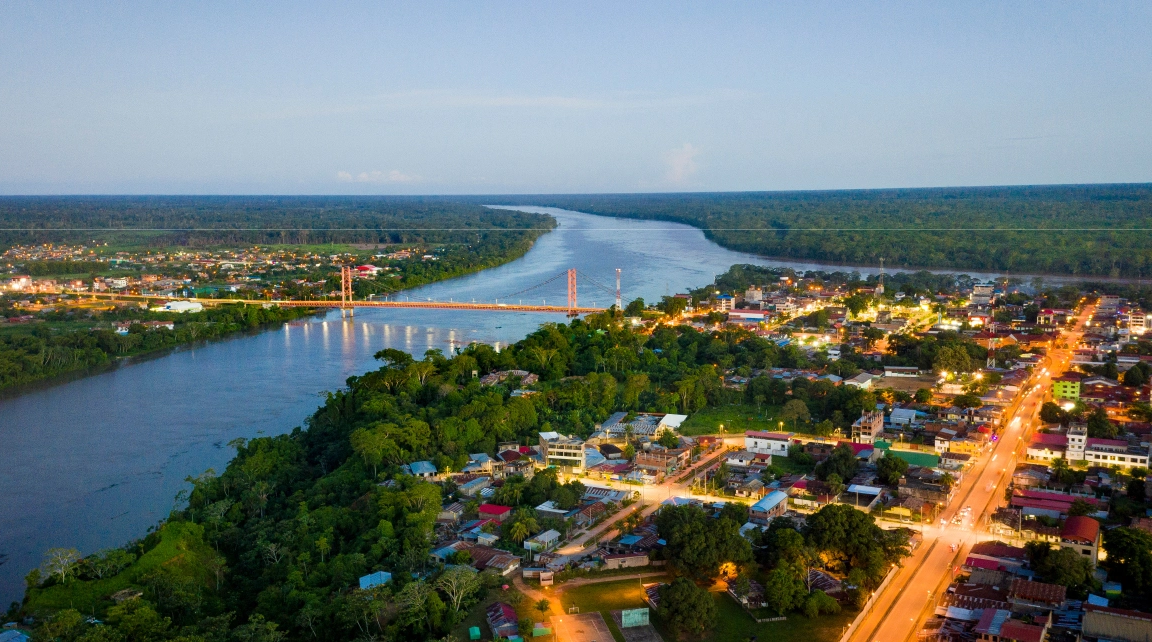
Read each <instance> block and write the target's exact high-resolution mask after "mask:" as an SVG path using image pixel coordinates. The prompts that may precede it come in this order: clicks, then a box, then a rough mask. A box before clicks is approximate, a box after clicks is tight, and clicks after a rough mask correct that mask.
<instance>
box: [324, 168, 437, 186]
mask: <svg viewBox="0 0 1152 642" xmlns="http://www.w3.org/2000/svg"><path fill="white" fill-rule="evenodd" d="M336 180H338V181H340V182H341V183H416V182H419V181H420V177H419V176H417V175H415V174H405V173H404V172H401V171H400V170H398V169H394V170H392V171H389V172H382V171H380V170H378V169H377V170H373V171H371V172H360V173H359V174H356V175H353V174H352V172H345V171H340V172H336Z"/></svg>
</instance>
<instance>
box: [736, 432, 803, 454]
mask: <svg viewBox="0 0 1152 642" xmlns="http://www.w3.org/2000/svg"><path fill="white" fill-rule="evenodd" d="M795 436H796V433H792V432H764V431H760V430H749V431H747V432H745V433H744V449H745V450H748V451H751V452H753V453H762V454H765V455H775V456H777V457H787V456H788V446H790V445H791V444H792V438H793V437H795Z"/></svg>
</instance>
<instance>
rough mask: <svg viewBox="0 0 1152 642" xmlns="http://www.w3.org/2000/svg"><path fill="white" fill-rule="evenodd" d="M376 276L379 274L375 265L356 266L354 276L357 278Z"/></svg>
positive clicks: (378, 269)
mask: <svg viewBox="0 0 1152 642" xmlns="http://www.w3.org/2000/svg"><path fill="white" fill-rule="evenodd" d="M377 274H380V268H378V267H376V266H375V265H372V264H370V263H369V264H366V265H357V266H356V275H357V276H363V277H372V276H376V275H377Z"/></svg>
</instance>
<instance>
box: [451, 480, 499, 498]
mask: <svg viewBox="0 0 1152 642" xmlns="http://www.w3.org/2000/svg"><path fill="white" fill-rule="evenodd" d="M491 484H492V478H491V477H488V476H480V477H476V478H475V479H471V480H469V481H466V482H464V483H463V484H460V487H459V491H460V494H461V495H464V496H465V497H475V496H477V495H479V494H480V491H482V490H484V489H485V488H488V486H490V485H491Z"/></svg>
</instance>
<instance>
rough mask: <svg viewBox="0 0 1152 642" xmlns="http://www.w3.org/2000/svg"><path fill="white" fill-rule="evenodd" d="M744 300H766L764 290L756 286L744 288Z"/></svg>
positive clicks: (752, 301)
mask: <svg viewBox="0 0 1152 642" xmlns="http://www.w3.org/2000/svg"><path fill="white" fill-rule="evenodd" d="M744 300H745V301H747V302H748V303H759V302H761V301H763V300H764V290H761V289H760V288H758V287H756V286H752V287H750V288H748V289H747V290H744Z"/></svg>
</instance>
